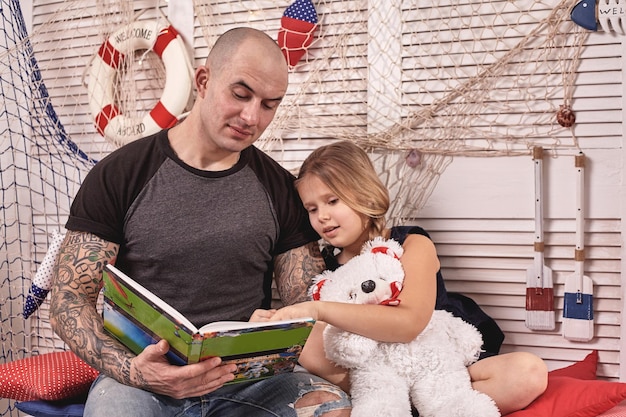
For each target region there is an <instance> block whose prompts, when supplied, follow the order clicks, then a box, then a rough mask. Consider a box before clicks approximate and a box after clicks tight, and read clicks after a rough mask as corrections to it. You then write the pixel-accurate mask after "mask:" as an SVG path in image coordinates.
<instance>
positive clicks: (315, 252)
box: [274, 242, 324, 305]
mask: <svg viewBox="0 0 626 417" xmlns="http://www.w3.org/2000/svg"><path fill="white" fill-rule="evenodd" d="M323 270H324V260H323V259H322V255H321V253H320V248H319V245H318V244H317V242H311V243H309V244H306V245H304V246H300V247H299V248H295V249H291V250H289V251H287V252H285V253H282V254H280V255H278V256H277V257H276V260H275V261H274V278H275V279H276V285H277V288H278V293H279V294H280V298H281V300H282V302H283V303H284V304H285V305H289V304H293V303H297V302H301V301H306V300H308V299H309V297H308V295H307V293H308V290H309V287H310V285H311V280H312V279H313V277H314V276H315V275H317V274H319V273H321V272H322V271H323Z"/></svg>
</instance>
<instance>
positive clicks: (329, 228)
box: [298, 174, 368, 254]
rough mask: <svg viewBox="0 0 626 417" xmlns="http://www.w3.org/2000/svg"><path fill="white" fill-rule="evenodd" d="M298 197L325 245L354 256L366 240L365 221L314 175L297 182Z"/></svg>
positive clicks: (361, 215)
mask: <svg viewBox="0 0 626 417" xmlns="http://www.w3.org/2000/svg"><path fill="white" fill-rule="evenodd" d="M298 193H299V194H300V198H301V199H302V203H303V204H304V207H305V208H306V210H307V211H308V213H309V221H310V222H311V225H312V226H313V228H314V229H315V231H316V232H317V233H318V234H319V235H320V236H321V237H322V238H323V239H324V240H326V241H327V242H328V243H330V244H331V245H333V246H335V247H337V248H343V249H344V250H349V251H351V252H353V253H354V254H358V253H360V252H361V247H362V246H363V243H365V241H366V240H367V237H368V231H367V226H368V217H367V216H365V215H363V214H361V213H358V212H356V211H354V210H353V209H351V208H350V207H348V206H347V205H346V204H345V203H344V202H343V200H341V199H340V198H339V197H337V196H336V195H335V194H334V193H333V192H332V191H331V190H330V188H328V186H327V185H326V184H324V183H323V182H322V180H320V179H319V177H318V176H317V175H312V174H309V175H306V176H304V177H303V178H302V179H300V180H299V182H298Z"/></svg>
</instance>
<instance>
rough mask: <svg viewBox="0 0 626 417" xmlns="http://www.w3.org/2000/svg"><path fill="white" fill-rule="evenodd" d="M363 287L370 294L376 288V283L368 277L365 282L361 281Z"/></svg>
mask: <svg viewBox="0 0 626 417" xmlns="http://www.w3.org/2000/svg"><path fill="white" fill-rule="evenodd" d="M361 289H362V290H363V292H364V293H366V294H368V293H370V292H372V291H374V290H375V289H376V283H375V282H374V281H372V280H371V279H368V280H367V281H363V283H361Z"/></svg>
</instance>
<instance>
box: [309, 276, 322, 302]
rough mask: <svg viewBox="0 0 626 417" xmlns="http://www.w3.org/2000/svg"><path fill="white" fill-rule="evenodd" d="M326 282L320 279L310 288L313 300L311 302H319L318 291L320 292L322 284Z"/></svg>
mask: <svg viewBox="0 0 626 417" xmlns="http://www.w3.org/2000/svg"><path fill="white" fill-rule="evenodd" d="M325 282H326V280H325V279H321V280H319V281H317V282H316V283H315V284H314V285H313V286H312V287H311V291H310V292H311V297H312V298H313V300H315V301H319V299H320V291H322V287H323V286H324V283H325Z"/></svg>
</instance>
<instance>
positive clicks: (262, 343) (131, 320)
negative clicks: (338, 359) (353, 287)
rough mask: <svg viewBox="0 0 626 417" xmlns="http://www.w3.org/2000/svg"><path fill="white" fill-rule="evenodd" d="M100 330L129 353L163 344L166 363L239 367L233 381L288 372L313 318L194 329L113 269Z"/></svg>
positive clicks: (108, 268) (106, 276)
mask: <svg viewBox="0 0 626 417" xmlns="http://www.w3.org/2000/svg"><path fill="white" fill-rule="evenodd" d="M103 279H104V307H103V312H102V315H103V318H104V328H105V330H107V331H108V332H109V333H110V334H111V335H113V336H114V337H115V338H117V339H118V340H119V341H120V342H122V343H123V344H124V345H126V346H127V347H128V348H129V349H130V350H131V351H132V352H134V353H136V354H138V353H140V352H141V351H142V350H143V349H144V348H145V347H146V346H148V345H150V344H153V343H156V342H157V341H159V340H161V339H165V340H167V341H168V342H169V344H170V351H169V352H168V354H167V357H168V359H169V360H170V362H172V363H174V364H179V365H184V364H189V363H196V362H199V361H202V360H204V359H208V358H210V357H214V356H219V357H221V358H222V361H223V362H229V363H236V364H237V365H238V369H237V372H236V373H235V380H234V381H233V382H242V381H250V380H255V379H262V378H267V377H269V376H272V375H276V374H279V373H285V372H291V371H292V370H293V368H294V366H295V365H296V363H297V361H298V358H299V356H300V353H301V351H302V348H303V346H304V343H305V342H306V339H307V338H308V336H309V334H310V332H311V330H312V328H313V324H314V322H315V321H314V320H313V319H312V318H302V319H296V320H286V321H276V322H229V321H223V322H222V321H220V322H215V323H209V324H207V325H205V326H202V327H201V328H199V329H198V328H196V327H195V326H194V325H193V324H192V323H191V322H190V321H189V320H188V319H186V318H185V317H184V316H183V315H182V314H181V313H179V312H178V311H177V310H176V309H174V308H173V307H172V306H170V305H169V304H167V303H166V302H165V301H163V300H162V299H160V298H159V297H157V296H156V295H155V294H154V293H152V292H150V291H149V290H148V289H146V288H145V287H143V286H142V285H140V284H139V283H137V282H136V281H134V280H133V279H131V278H130V277H129V276H128V275H126V274H124V273H123V272H122V271H120V270H119V269H118V268H116V267H115V266H113V265H106V267H105V270H104V274H103Z"/></svg>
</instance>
